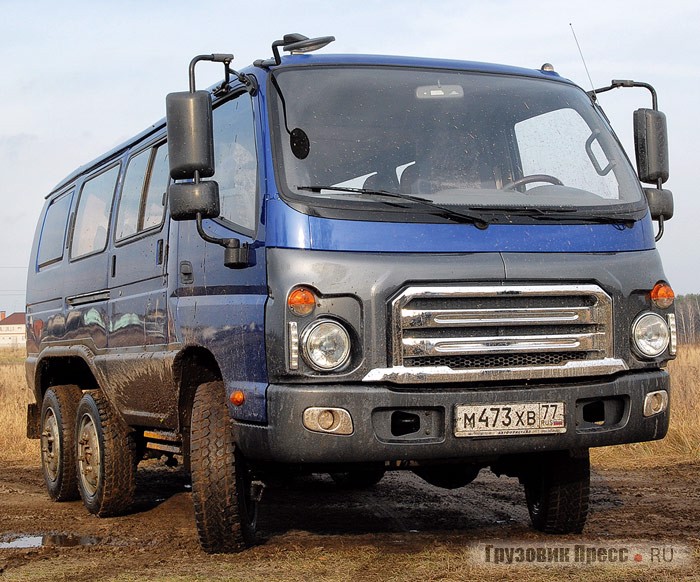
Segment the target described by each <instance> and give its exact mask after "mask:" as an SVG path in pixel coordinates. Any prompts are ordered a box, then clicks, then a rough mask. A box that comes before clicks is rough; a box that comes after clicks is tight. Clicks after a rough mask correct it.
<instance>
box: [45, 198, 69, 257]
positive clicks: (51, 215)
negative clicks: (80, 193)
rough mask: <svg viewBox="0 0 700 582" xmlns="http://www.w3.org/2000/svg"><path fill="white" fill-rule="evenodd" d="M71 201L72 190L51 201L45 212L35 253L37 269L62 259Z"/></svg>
mask: <svg viewBox="0 0 700 582" xmlns="http://www.w3.org/2000/svg"><path fill="white" fill-rule="evenodd" d="M72 199H73V190H71V191H70V192H68V193H67V194H64V195H63V196H61V197H60V198H56V199H55V200H53V201H52V202H51V205H50V206H49V207H48V209H47V210H46V216H45V217H44V224H43V226H42V227H41V238H40V239H39V250H38V252H37V264H38V266H39V267H43V266H45V265H48V264H50V263H55V262H56V261H60V260H61V259H62V258H63V249H64V248H65V246H66V226H67V224H68V212H70V204H71V200H72Z"/></svg>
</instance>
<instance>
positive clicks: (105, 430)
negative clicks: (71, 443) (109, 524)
mask: <svg viewBox="0 0 700 582" xmlns="http://www.w3.org/2000/svg"><path fill="white" fill-rule="evenodd" d="M75 427H76V428H75V431H76V437H75V438H76V441H77V472H78V490H79V491H80V496H81V497H82V499H83V503H84V504H85V507H86V508H87V509H88V511H89V512H90V513H94V514H95V515H97V516H99V517H108V516H111V515H117V514H120V513H123V512H124V511H125V510H126V509H127V508H128V507H129V506H130V505H131V503H132V502H133V499H134V492H135V490H136V463H135V462H134V458H135V450H136V443H135V439H134V436H133V434H132V432H131V431H130V430H129V428H128V427H127V426H126V425H125V424H124V423H123V422H122V421H121V419H119V418H118V417H117V415H116V414H115V413H114V411H113V409H112V406H111V405H110V404H109V402H108V401H107V399H106V398H105V397H104V396H103V395H102V393H100V392H97V391H92V392H86V393H85V395H84V396H83V397H82V399H81V400H80V403H79V404H78V410H77V414H76V424H75Z"/></svg>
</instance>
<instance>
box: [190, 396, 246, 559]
mask: <svg viewBox="0 0 700 582" xmlns="http://www.w3.org/2000/svg"><path fill="white" fill-rule="evenodd" d="M190 426H191V429H190V430H191V434H190V471H191V475H192V500H193V502H194V516H195V522H196V524H197V532H198V534H199V541H200V544H201V546H202V549H204V551H205V552H208V553H210V554H215V553H232V552H240V551H241V550H244V549H245V548H247V547H249V546H251V545H253V544H254V543H255V530H256V526H257V523H256V522H257V502H256V501H255V500H254V499H252V497H251V487H250V484H251V479H250V474H249V471H248V467H247V465H246V462H245V460H244V458H243V456H242V454H241V453H240V451H239V450H238V448H237V447H236V443H235V442H234V439H233V432H232V430H231V423H230V420H229V414H228V407H227V405H226V392H225V390H224V385H223V383H222V382H208V383H206V384H201V385H200V386H199V387H197V391H196V393H195V396H194V403H193V406H192V422H191V424H190Z"/></svg>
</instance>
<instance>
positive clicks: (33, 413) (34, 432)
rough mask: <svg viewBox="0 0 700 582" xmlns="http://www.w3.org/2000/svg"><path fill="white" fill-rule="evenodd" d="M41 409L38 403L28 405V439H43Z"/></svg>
mask: <svg viewBox="0 0 700 582" xmlns="http://www.w3.org/2000/svg"><path fill="white" fill-rule="evenodd" d="M40 426H41V408H39V405H38V404H36V403H32V404H28V405H27V438H28V439H38V438H41V428H40Z"/></svg>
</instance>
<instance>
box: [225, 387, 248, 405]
mask: <svg viewBox="0 0 700 582" xmlns="http://www.w3.org/2000/svg"><path fill="white" fill-rule="evenodd" d="M229 400H231V404H233V405H234V406H243V403H244V402H245V394H243V390H234V391H233V392H231V397H230V398H229Z"/></svg>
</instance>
